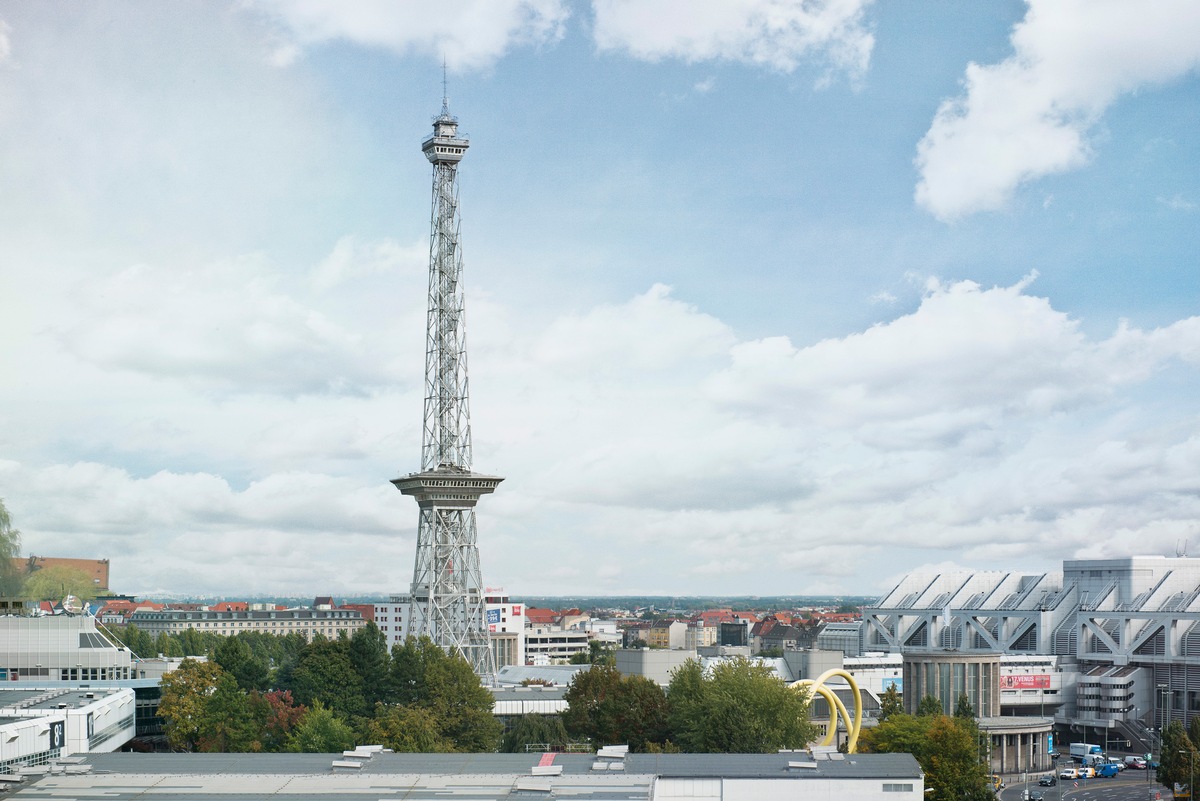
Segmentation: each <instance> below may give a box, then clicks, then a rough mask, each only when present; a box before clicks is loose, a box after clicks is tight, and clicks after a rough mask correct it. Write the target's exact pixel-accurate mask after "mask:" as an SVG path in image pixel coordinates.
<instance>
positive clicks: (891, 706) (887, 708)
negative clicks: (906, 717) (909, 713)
mask: <svg viewBox="0 0 1200 801" xmlns="http://www.w3.org/2000/svg"><path fill="white" fill-rule="evenodd" d="M903 712H904V698H903V697H902V696H901V695H900V691H899V690H897V689H896V685H895V683H892V684H889V685H888V688H887V689H886V690H884V691H883V695H881V696H879V719H880V720H887V719H888V718H890V717H891V716H892V715H899V714H901V713H903Z"/></svg>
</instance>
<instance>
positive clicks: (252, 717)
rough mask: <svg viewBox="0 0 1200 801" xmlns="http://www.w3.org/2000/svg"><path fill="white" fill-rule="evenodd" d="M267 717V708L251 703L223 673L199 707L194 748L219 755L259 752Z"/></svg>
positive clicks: (235, 683) (230, 677) (240, 689)
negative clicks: (219, 753)
mask: <svg viewBox="0 0 1200 801" xmlns="http://www.w3.org/2000/svg"><path fill="white" fill-rule="evenodd" d="M266 717H267V709H266V707H265V706H263V705H262V704H259V703H251V699H250V696H248V695H247V694H246V692H245V691H244V690H243V689H242V688H240V687H239V686H238V683H237V681H236V680H235V679H234V677H233V676H231V675H230V674H228V673H226V672H224V671H222V672H221V673H220V674H219V675H218V676H217V679H216V684H215V685H214V686H213V688H212V691H211V692H210V693H209V694H208V695H207V697H205V698H204V699H203V702H202V704H201V712H200V717H199V719H198V720H197V722H196V748H197V750H200V751H216V752H222V753H227V752H244V751H261V750H262V740H261V737H262V731H263V729H264V727H265V725H266Z"/></svg>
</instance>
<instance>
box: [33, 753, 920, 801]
mask: <svg viewBox="0 0 1200 801" xmlns="http://www.w3.org/2000/svg"><path fill="white" fill-rule="evenodd" d="M545 756H546V759H545V761H549V755H545ZM335 761H351V760H349V759H348V758H344V757H343V756H342V755H341V754H128V753H118V754H93V755H90V756H87V757H86V758H85V759H84V760H83V765H86V766H89V767H90V769H91V770H90V772H88V773H87V774H83V775H69V774H68V775H63V774H54V775H45V776H41V777H29V783H27V784H24V785H19V786H18V787H19V788H20V789H17V787H14V788H13V789H14V790H15V792H13V794H12V797H14V798H19V799H20V798H24V799H33V798H39V799H63V801H65V799H75V798H79V797H82V796H84V795H87V796H89V797H99V796H103V797H104V798H105V799H108V801H166V800H167V799H176V798H181V797H182V798H186V799H187V801H312V799H313V798H314V797H317V796H326V797H339V798H340V797H345V798H350V797H354V798H358V797H362V798H364V799H374V798H382V797H391V798H395V797H401V798H446V799H462V801H491V800H492V799H523V798H552V797H567V796H569V797H571V798H576V799H580V801H649V799H650V798H651V795H652V793H653V792H654V782H655V781H656V779H658V778H659V777H663V778H717V777H722V778H729V779H764V778H765V779H779V780H781V781H814V780H821V779H847V778H857V779H864V780H873V779H874V780H888V779H892V780H894V779H904V780H908V781H914V782H915V781H917V780H919V779H920V778H921V770H920V767H919V766H918V764H917V761H916V760H915V759H914V758H913V757H912V756H911V755H909V754H866V755H850V756H845V757H842V758H838V756H835V757H834V758H833V759H818V760H816V761H815V762H814V760H813V758H812V757H810V756H809V755H808V754H804V753H784V754H630V755H628V757H627V758H626V759H625V760H624V763H625V768H624V770H621V771H611V770H593V765H595V764H596V763H598V762H604V763H606V764H611V761H610V760H602V759H600V758H599V757H597V756H596V755H593V754H554V755H553V761H552V764H553V765H554V766H561V767H562V773H561V775H554V776H545V775H537V776H535V775H532V769H533V767H534V766H535V765H539V764H540V763H543V761H544V755H542V754H390V753H389V754H383V753H380V754H376V755H374V757H372V758H371V759H369V760H366V761H365V762H364V764H363V766H362V768H361V769H357V770H351V769H339V770H337V771H335V770H334V769H333V763H334V762H335ZM789 762H806V763H808V764H815V765H816V767H814V768H791V769H789V767H788V763H789ZM73 767H81V766H73ZM780 789H781V790H782V789H783V788H782V786H781V788H780ZM551 790H553V792H552V793H551V792H550V791H551ZM786 794H787V795H788V796H790V795H791V794H792V791H791V790H787V791H786Z"/></svg>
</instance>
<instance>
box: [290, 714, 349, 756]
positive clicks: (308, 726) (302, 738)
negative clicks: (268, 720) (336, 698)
mask: <svg viewBox="0 0 1200 801" xmlns="http://www.w3.org/2000/svg"><path fill="white" fill-rule="evenodd" d="M354 745H355V742H354V731H353V730H352V729H351V728H350V727H349V726H348V725H346V724H345V723H343V722H342V721H341V720H339V719H338V716H337V715H335V714H334V712H333V710H332V709H329V708H328V707H326V706H325V705H324V704H322V703H321V702H320V701H314V702H313V705H312V707H311V708H310V709H309V710H308V712H306V713H305V715H304V717H303V718H301V719H300V722H299V723H297V724H296V726H295V728H293V729H292V733H291V734H290V735H289V736H288V739H287V750H288V751H293V752H298V753H305V754H334V753H337V752H339V751H345V750H347V749H349V748H353V747H354Z"/></svg>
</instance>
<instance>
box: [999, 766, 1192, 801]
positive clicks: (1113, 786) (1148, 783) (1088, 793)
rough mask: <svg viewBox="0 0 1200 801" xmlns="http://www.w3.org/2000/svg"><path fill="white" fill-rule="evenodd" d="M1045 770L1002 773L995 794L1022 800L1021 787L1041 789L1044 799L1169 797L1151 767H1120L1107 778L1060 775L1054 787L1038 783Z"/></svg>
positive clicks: (1152, 800) (1158, 800) (1148, 800)
mask: <svg viewBox="0 0 1200 801" xmlns="http://www.w3.org/2000/svg"><path fill="white" fill-rule="evenodd" d="M1043 775H1045V774H1041V773H1038V774H1030V776H1029V782H1028V784H1026V783H1025V782H1023V781H1022V778H1023V777H1021V776H1005V777H1004V784H1005V787H1004V789H1003V790H1001V791H1000V793H999V794H998V795H997V798H999V799H1000V801H1022V799H1023V798H1024V791H1025V790H1026V789H1029V790H1040V791H1041V793H1042V797H1043V798H1044V799H1045V801H1171V791H1170V790H1168V789H1167V788H1165V787H1163V786H1162V785H1160V784H1158V783H1157V782H1156V781H1155V776H1154V771H1152V770H1123V771H1121V772H1120V773H1119V774H1117V775H1116V776H1113V777H1111V778H1108V779H1102V778H1097V779H1078V780H1076V779H1059V780H1058V784H1057V785H1055V786H1054V787H1039V786H1038V783H1037V782H1038V779H1039V778H1041V776H1043Z"/></svg>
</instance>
